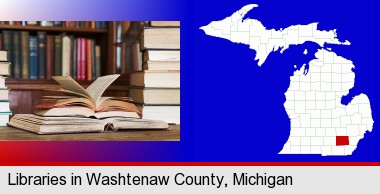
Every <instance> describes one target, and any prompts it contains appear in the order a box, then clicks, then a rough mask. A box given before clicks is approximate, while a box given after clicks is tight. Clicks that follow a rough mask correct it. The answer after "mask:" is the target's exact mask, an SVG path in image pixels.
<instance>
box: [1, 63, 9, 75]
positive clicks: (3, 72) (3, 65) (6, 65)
mask: <svg viewBox="0 0 380 194" xmlns="http://www.w3.org/2000/svg"><path fill="white" fill-rule="evenodd" d="M10 66H11V63H10V62H8V61H2V62H0V76H8V75H9V74H10Z"/></svg>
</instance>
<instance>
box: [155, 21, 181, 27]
mask: <svg viewBox="0 0 380 194" xmlns="http://www.w3.org/2000/svg"><path fill="white" fill-rule="evenodd" d="M149 26H152V27H179V26H180V21H150V22H149Z"/></svg>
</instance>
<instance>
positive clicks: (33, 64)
mask: <svg viewBox="0 0 380 194" xmlns="http://www.w3.org/2000/svg"><path fill="white" fill-rule="evenodd" d="M29 78H30V79H37V78H38V39H37V36H29Z"/></svg>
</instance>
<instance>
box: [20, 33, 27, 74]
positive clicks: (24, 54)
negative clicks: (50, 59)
mask: <svg viewBox="0 0 380 194" xmlns="http://www.w3.org/2000/svg"><path fill="white" fill-rule="evenodd" d="M21 67H22V76H21V77H22V78H23V79H28V78H29V32H28V31H22V32H21Z"/></svg>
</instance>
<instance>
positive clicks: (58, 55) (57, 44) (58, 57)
mask: <svg viewBox="0 0 380 194" xmlns="http://www.w3.org/2000/svg"><path fill="white" fill-rule="evenodd" d="M54 64H55V65H54V75H56V76H61V75H62V36H61V35H57V36H55V38H54Z"/></svg>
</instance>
